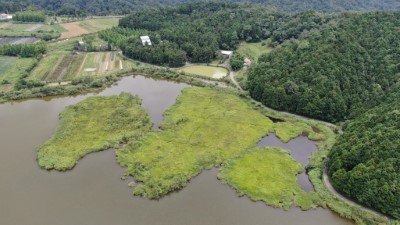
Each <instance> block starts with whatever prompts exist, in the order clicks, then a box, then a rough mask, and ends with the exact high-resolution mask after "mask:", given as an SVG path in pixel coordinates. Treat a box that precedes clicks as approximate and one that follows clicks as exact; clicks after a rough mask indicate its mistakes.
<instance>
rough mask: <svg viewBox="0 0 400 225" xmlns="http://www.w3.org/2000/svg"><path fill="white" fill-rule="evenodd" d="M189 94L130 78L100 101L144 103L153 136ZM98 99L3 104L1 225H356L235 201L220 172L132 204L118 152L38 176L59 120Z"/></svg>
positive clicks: (318, 213) (319, 212)
mask: <svg viewBox="0 0 400 225" xmlns="http://www.w3.org/2000/svg"><path fill="white" fill-rule="evenodd" d="M185 87H189V85H187V84H182V83H175V82H170V81H165V80H155V79H151V78H145V77H143V76H136V77H133V76H129V77H125V78H123V79H122V80H121V81H120V82H119V83H118V84H117V85H114V86H111V87H109V88H107V89H105V90H104V91H102V92H100V93H98V94H97V95H115V94H119V93H121V92H129V93H133V94H137V95H139V96H140V97H141V98H142V99H143V106H144V107H145V108H146V109H147V111H148V112H149V114H150V116H151V118H152V119H153V120H154V121H155V126H154V128H155V129H156V128H157V127H158V125H159V124H160V122H161V121H162V113H163V112H164V111H165V110H166V109H167V108H169V107H170V106H171V105H172V104H174V102H175V99H176V97H177V96H178V95H179V94H180V92H181V90H182V89H183V88H185ZM93 95H96V94H86V95H79V96H76V97H60V98H46V99H32V100H26V101H21V102H14V103H6V104H0V154H1V157H0V202H1V205H0V224H4V225H14V224H15V225H22V224H29V225H71V224H73V225H91V224H93V225H94V224H95V225H110V224H115V225H128V224H129V225H132V224H135V225H275V224H276V225H283V224H284V225H291V224H293V225H302V224H304V225H320V224H322V223H323V224H324V225H347V224H353V223H352V222H350V221H348V220H345V219H343V218H341V217H339V216H338V215H336V214H334V213H332V212H331V211H330V210H327V209H322V208H318V209H315V210H309V211H306V212H303V211H301V210H300V209H298V208H295V207H294V208H292V209H290V210H289V211H284V210H281V209H275V208H272V207H269V206H266V205H265V204H264V203H262V202H252V201H251V200H249V199H248V198H247V197H238V196H237V193H236V192H235V191H234V190H233V189H232V188H230V187H229V186H228V185H224V184H221V183H220V182H219V181H218V179H217V178H216V174H217V173H218V169H212V170H209V171H205V172H203V173H202V174H201V175H199V176H198V177H196V178H194V179H192V181H191V182H190V184H189V185H188V186H187V187H186V188H184V189H183V190H181V191H179V192H175V193H172V194H170V195H168V196H166V197H164V198H162V199H160V200H159V201H154V200H148V199H145V198H141V197H134V196H132V191H131V189H130V188H129V187H128V182H129V180H127V181H122V180H121V179H120V177H121V176H122V175H123V172H124V169H123V168H121V167H120V166H119V165H118V164H117V162H116V159H115V152H114V151H113V150H107V151H103V152H99V153H94V154H90V155H88V156H86V157H84V158H83V159H82V160H81V161H79V163H78V164H77V166H76V167H75V168H74V169H73V170H71V171H68V172H57V171H50V172H49V171H45V170H41V169H40V168H39V167H38V164H37V162H36V150H37V146H38V145H40V144H42V143H44V142H45V141H46V140H47V139H48V138H49V137H50V136H51V135H52V134H53V133H54V132H55V130H56V128H57V126H58V122H59V121H58V115H59V113H60V112H61V111H62V110H63V109H64V108H65V107H66V106H68V105H71V104H75V103H77V102H79V101H81V100H83V99H85V98H87V97H88V96H93ZM310 145H314V143H313V142H310ZM294 148H296V147H294ZM297 148H302V145H298V147H297ZM292 150H298V151H297V154H308V153H306V152H303V151H302V150H301V149H292ZM302 152H303V153H302Z"/></svg>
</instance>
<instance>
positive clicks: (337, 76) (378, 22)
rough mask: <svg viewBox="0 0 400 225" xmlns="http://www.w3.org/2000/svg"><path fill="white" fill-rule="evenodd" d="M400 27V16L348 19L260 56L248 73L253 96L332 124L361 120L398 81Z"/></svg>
mask: <svg viewBox="0 0 400 225" xmlns="http://www.w3.org/2000/svg"><path fill="white" fill-rule="evenodd" d="M399 26H400V12H392V13H390V12H386V13H383V12H373V13H366V14H348V15H344V18H342V19H340V20H339V21H335V22H333V23H331V24H330V26H329V27H327V28H326V29H323V30H322V31H317V32H315V33H314V34H313V35H311V36H310V37H309V38H305V39H301V40H295V41H291V42H287V43H285V44H284V45H283V46H282V47H280V48H278V49H276V50H275V51H273V52H272V53H271V54H267V55H263V56H261V57H260V59H259V63H258V65H257V66H255V67H253V68H252V69H251V71H250V72H249V77H248V88H249V91H250V93H251V96H252V97H253V98H255V99H257V100H259V101H261V102H263V103H264V104H266V105H268V106H271V107H273V108H276V109H281V110H286V111H291V112H295V113H298V114H302V115H307V116H310V117H313V118H318V119H322V120H327V121H331V122H338V121H343V120H345V119H348V118H351V117H354V116H357V115H359V114H360V113H362V112H364V110H365V109H368V108H371V107H373V106H376V105H377V104H378V103H380V101H381V100H382V98H384V97H385V96H386V94H387V93H389V92H390V91H391V88H390V87H391V86H392V85H393V84H394V83H396V82H397V80H398V79H399V75H400V48H399V46H400V39H399V38H398V37H400V30H399V29H398V27H399ZM282 62H284V63H282Z"/></svg>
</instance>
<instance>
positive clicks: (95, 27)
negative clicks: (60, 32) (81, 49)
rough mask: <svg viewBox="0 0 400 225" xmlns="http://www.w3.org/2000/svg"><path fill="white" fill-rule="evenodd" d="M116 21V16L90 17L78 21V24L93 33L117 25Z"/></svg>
mask: <svg viewBox="0 0 400 225" xmlns="http://www.w3.org/2000/svg"><path fill="white" fill-rule="evenodd" d="M118 21H119V19H117V18H104V19H92V20H84V21H82V22H80V23H79V25H80V26H81V27H83V28H85V29H86V30H87V31H89V32H91V33H94V32H98V31H101V30H105V29H109V28H112V27H115V26H118Z"/></svg>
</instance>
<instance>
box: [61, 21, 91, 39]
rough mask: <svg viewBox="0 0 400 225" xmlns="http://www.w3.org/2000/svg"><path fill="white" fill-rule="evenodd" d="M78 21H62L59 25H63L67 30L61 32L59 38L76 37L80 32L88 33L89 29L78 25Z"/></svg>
mask: <svg viewBox="0 0 400 225" xmlns="http://www.w3.org/2000/svg"><path fill="white" fill-rule="evenodd" d="M79 23H80V22H72V23H63V24H61V26H63V27H64V28H65V29H66V30H67V32H64V33H62V34H61V37H60V38H61V39H64V38H71V37H77V36H80V35H82V34H88V33H89V31H87V30H86V29H84V28H83V27H81V26H80V25H79Z"/></svg>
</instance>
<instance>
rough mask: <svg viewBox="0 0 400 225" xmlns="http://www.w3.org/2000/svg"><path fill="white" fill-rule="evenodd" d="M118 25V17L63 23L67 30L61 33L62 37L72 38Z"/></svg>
mask: <svg viewBox="0 0 400 225" xmlns="http://www.w3.org/2000/svg"><path fill="white" fill-rule="evenodd" d="M117 25H118V19H116V18H106V19H91V20H84V21H79V22H71V23H63V24H61V26H62V27H63V28H64V29H65V30H66V32H63V33H62V34H61V38H62V39H65V38H72V37H77V36H81V35H83V34H89V33H95V32H97V31H101V30H105V29H108V28H111V27H114V26H117Z"/></svg>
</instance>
